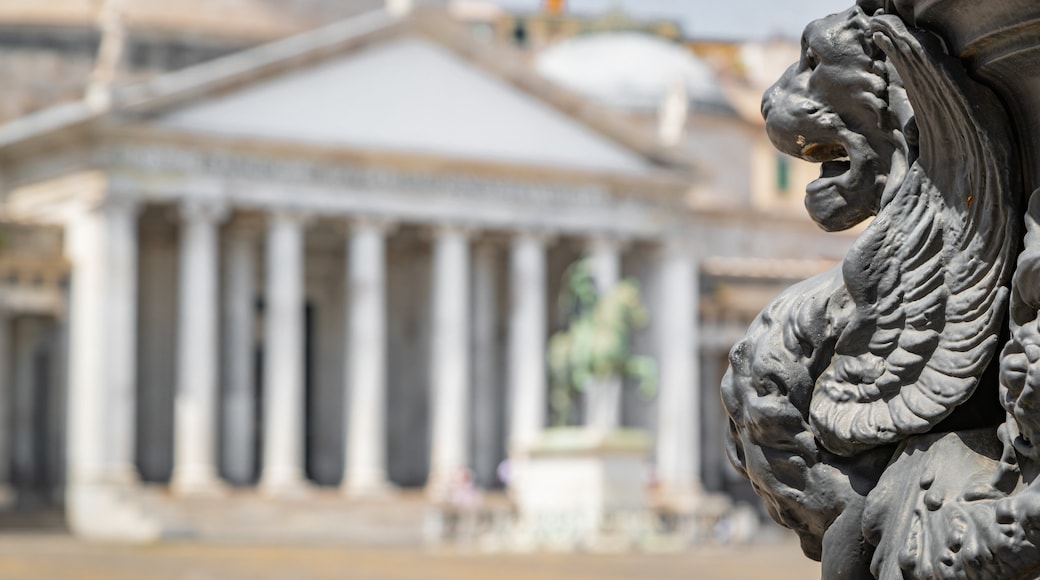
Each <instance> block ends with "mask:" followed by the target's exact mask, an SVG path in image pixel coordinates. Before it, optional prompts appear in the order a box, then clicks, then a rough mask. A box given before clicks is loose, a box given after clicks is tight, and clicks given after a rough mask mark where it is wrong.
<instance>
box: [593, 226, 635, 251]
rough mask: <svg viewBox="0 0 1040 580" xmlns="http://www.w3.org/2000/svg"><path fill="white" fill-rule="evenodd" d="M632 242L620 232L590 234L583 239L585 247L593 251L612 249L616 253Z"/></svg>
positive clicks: (630, 237)
mask: <svg viewBox="0 0 1040 580" xmlns="http://www.w3.org/2000/svg"><path fill="white" fill-rule="evenodd" d="M632 242H633V238H632V236H630V235H626V234H622V233H620V232H611V231H606V232H592V233H590V234H587V235H586V236H585V239H584V243H585V247H586V248H588V249H590V250H593V249H603V248H614V249H615V250H617V251H618V252H620V251H622V250H624V249H625V248H627V247H628V246H629V245H630V244H631V243H632Z"/></svg>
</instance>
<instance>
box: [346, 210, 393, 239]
mask: <svg viewBox="0 0 1040 580" xmlns="http://www.w3.org/2000/svg"><path fill="white" fill-rule="evenodd" d="M399 226H400V223H399V222H397V221H395V220H392V219H390V218H388V217H384V216H378V215H352V216H349V217H348V218H347V220H346V222H345V223H344V228H345V229H346V231H347V232H348V233H349V232H353V231H356V230H360V229H366V230H377V231H379V232H381V233H382V234H383V235H390V234H392V233H394V232H395V231H397V228H398V227H399Z"/></svg>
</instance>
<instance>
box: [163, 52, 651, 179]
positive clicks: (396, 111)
mask: <svg viewBox="0 0 1040 580" xmlns="http://www.w3.org/2000/svg"><path fill="white" fill-rule="evenodd" d="M154 122H155V123H158V124H159V125H161V126H165V127H169V128H174V129H179V130H187V131H191V132H200V133H206V134H219V135H228V136H237V137H246V138H257V139H265V140H287V141H293V142H304V143H308V144H315V145H329V146H344V147H351V148H362V149H373V150H384V151H399V152H407V153H418V154H424V155H434V156H443V157H450V158H455V159H458V158H462V159H474V160H480V161H491V162H497V163H516V164H522V165H536V166H548V167H563V168H574V169H584V170H593V171H611V172H620V173H628V174H633V173H643V172H645V171H647V170H648V169H649V167H650V163H649V161H648V160H647V159H646V158H645V157H643V156H642V155H640V154H639V153H638V152H636V151H634V150H632V149H629V148H627V147H625V146H624V145H622V144H621V143H619V142H617V141H614V140H612V139H610V138H608V137H605V136H604V135H602V134H600V133H598V132H597V131H595V130H594V129H592V128H591V127H589V126H588V125H586V124H584V123H583V122H581V121H579V120H578V119H575V118H573V117H570V116H568V115H567V114H565V113H564V112H562V111H560V110H559V109H556V108H554V107H553V106H551V105H550V104H548V103H546V102H544V101H542V100H540V99H539V98H538V97H536V96H535V95H532V94H530V93H528V92H525V91H523V90H521V89H519V88H517V87H515V86H513V85H511V84H509V83H508V82H506V81H504V80H503V79H501V78H498V77H496V76H495V75H493V74H491V73H489V72H487V71H485V70H484V69H481V68H480V67H478V66H476V65H475V64H474V63H471V62H469V61H467V60H466V59H464V58H463V57H461V56H459V55H458V54H456V53H455V52H453V51H451V50H449V49H448V48H446V47H444V46H442V45H440V44H438V43H437V42H436V41H434V40H431V39H428V38H425V37H423V36H421V35H402V36H396V37H391V38H390V39H387V40H384V41H382V42H378V43H375V44H372V45H369V46H367V47H365V48H363V49H360V50H357V51H353V52H350V53H348V54H341V55H339V56H334V57H331V58H329V59H326V60H324V61H322V62H318V63H313V64H308V65H307V66H306V68H302V69H296V70H291V71H289V72H283V73H281V74H279V75H277V76H274V77H268V78H263V79H259V80H255V81H252V82H251V83H247V84H245V85H243V86H240V87H238V88H237V89H236V90H234V91H232V92H227V93H223V94H219V95H204V96H202V97H201V98H200V99H199V100H194V101H189V102H187V103H181V104H179V106H178V107H177V108H174V109H173V110H168V111H165V112H164V113H162V114H161V115H160V116H159V117H158V118H156V119H154Z"/></svg>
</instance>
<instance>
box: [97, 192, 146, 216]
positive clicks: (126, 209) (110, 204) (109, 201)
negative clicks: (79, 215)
mask: <svg viewBox="0 0 1040 580" xmlns="http://www.w3.org/2000/svg"><path fill="white" fill-rule="evenodd" d="M90 209H92V210H95V211H103V212H119V213H125V214H130V215H131V216H132V217H137V215H138V214H140V213H141V210H142V209H144V204H142V203H141V202H140V201H138V200H137V199H136V198H133V197H130V196H128V195H112V194H109V195H106V196H105V197H103V198H101V199H99V200H97V203H95V204H93V205H92V206H90Z"/></svg>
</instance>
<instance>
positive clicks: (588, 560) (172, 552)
mask: <svg viewBox="0 0 1040 580" xmlns="http://www.w3.org/2000/svg"><path fill="white" fill-rule="evenodd" d="M819 577H820V568H819V565H818V564H816V563H815V562H810V561H809V560H807V559H805V558H804V557H803V556H802V555H801V553H800V551H799V550H798V547H797V545H796V543H795V542H793V541H789V542H785V543H780V544H771V545H764V546H751V547H711V548H698V549H696V550H693V551H691V552H689V553H684V554H672V555H647V554H642V555H640V554H636V555H592V554H578V555H554V554H546V555H465V554H444V553H438V554H434V553H425V552H422V551H417V550H398V549H393V550H358V549H343V548H333V547H255V546H236V545H213V544H192V543H163V544H156V545H150V546H144V547H126V546H102V545H92V544H86V543H83V542H79V541H77V540H74V539H72V538H71V537H69V536H67V535H64V534H57V533H46V534H41V533H37V534H32V533H4V534H0V579H3V580H6V579H18V580H23V579H24V580H37V579H47V580H52V579H70V580H73V579H75V580H78V579H84V580H93V579H98V580H101V579H104V580H124V579H126V580H129V579H133V580H142V579H156V580H166V579H171V580H172V579H186V580H208V579H214V580H216V579H219V580H245V579H261V578H263V579H266V578H274V579H280V578H287V579H292V580H308V579H325V578H337V579H339V578H348V579H351V580H485V579H489V580H526V579H529V578H530V579H537V580H621V579H639V580H644V579H645V580H672V579H675V580H679V579H691V580H737V579H747V580H752V579H754V580H757V579H760V578H769V579H770V580H815V579H818V578H819Z"/></svg>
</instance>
